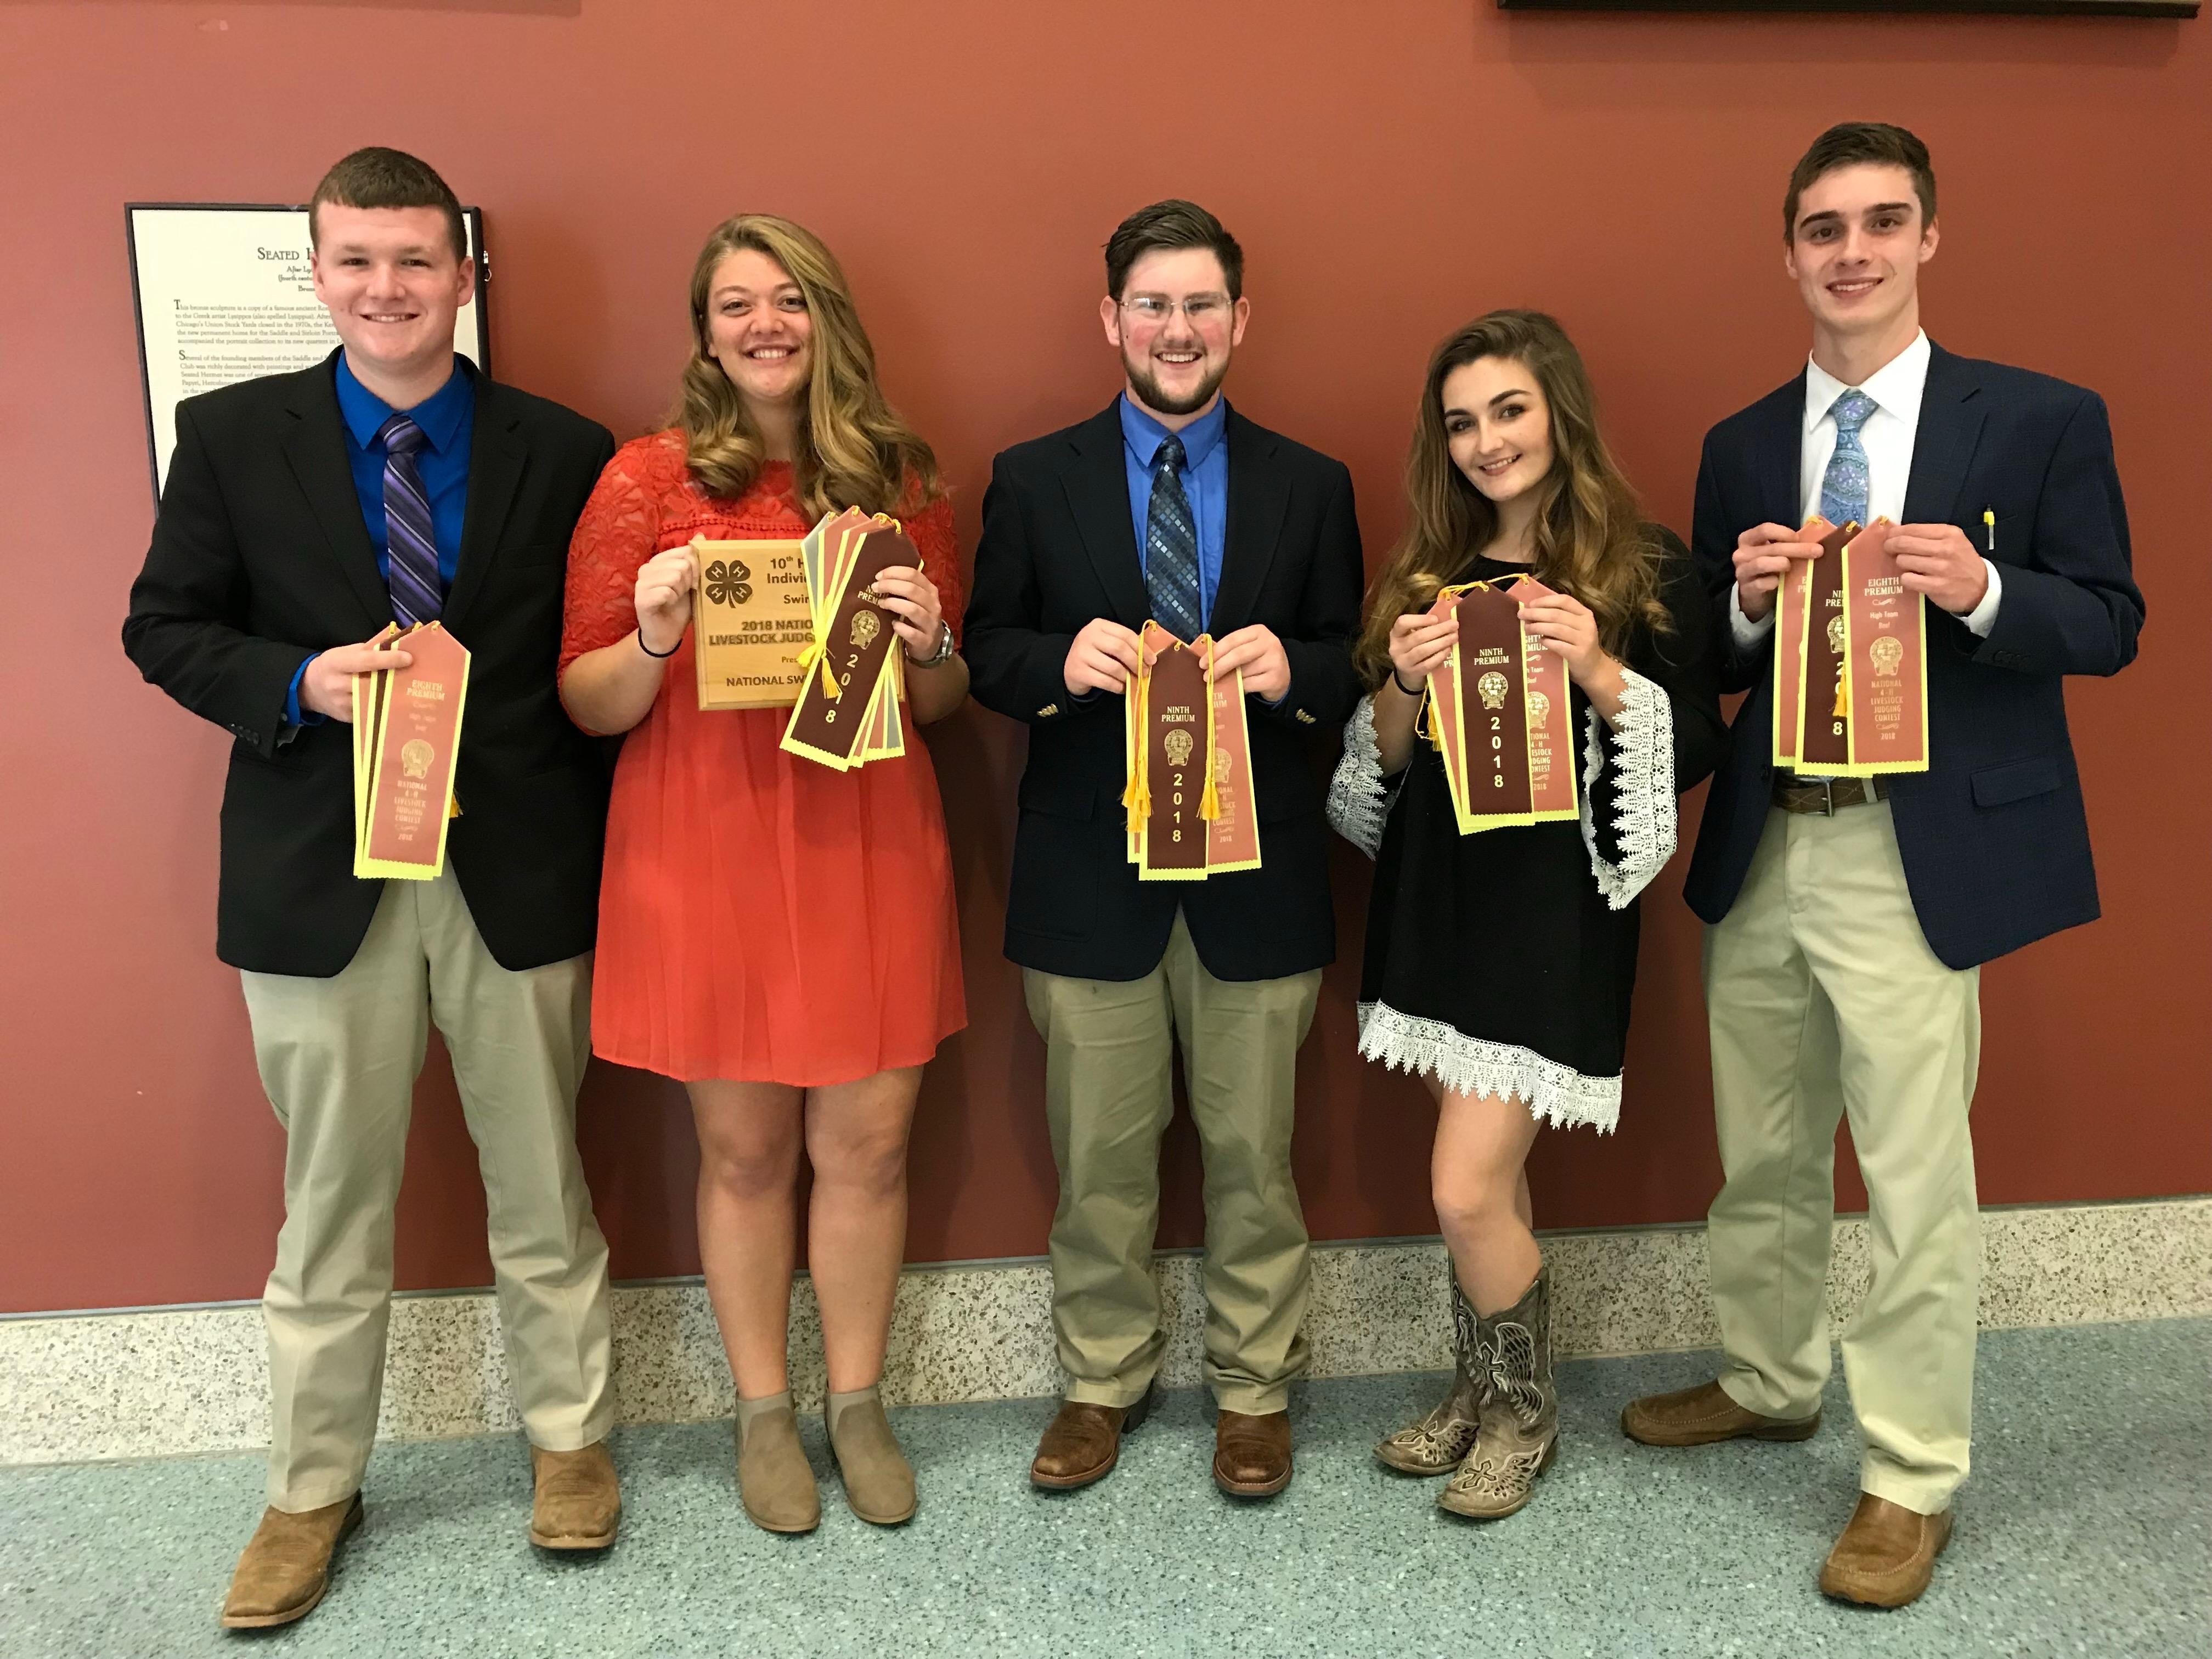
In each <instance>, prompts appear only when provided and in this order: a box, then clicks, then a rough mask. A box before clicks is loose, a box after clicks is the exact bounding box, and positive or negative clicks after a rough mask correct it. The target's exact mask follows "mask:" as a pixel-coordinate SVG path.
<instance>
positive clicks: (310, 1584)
mask: <svg viewBox="0 0 2212 1659" xmlns="http://www.w3.org/2000/svg"><path fill="white" fill-rule="evenodd" d="M360 1524H361V1494H360V1493H359V1492H356V1493H355V1494H354V1495H353V1496H352V1497H350V1498H346V1499H345V1500H343V1502H341V1503H337V1504H325V1505H324V1506H323V1507H322V1508H321V1509H319V1510H301V1511H300V1512H299V1513H298V1514H296V1515H295V1514H289V1513H287V1512H286V1511H285V1510H279V1509H270V1510H264V1511H263V1512H262V1516H261V1524H260V1525H259V1526H258V1527H256V1528H254V1529H253V1536H252V1539H251V1540H250V1541H248V1542H247V1544H246V1549H245V1551H244V1553H241V1554H240V1556H239V1558H238V1570H237V1571H235V1572H234V1573H232V1574H231V1576H230V1594H229V1595H227V1596H225V1597H224V1598H223V1603H222V1625H223V1628H224V1629H225V1630H262V1629H265V1628H267V1627H268V1626H272V1625H289V1624H290V1623H291V1622H292V1621H293V1620H295V1619H305V1618H306V1617H307V1615H308V1614H309V1613H313V1611H314V1610H315V1604H316V1603H317V1602H318V1601H321V1600H322V1599H323V1592H324V1591H325V1590H326V1589H329V1588H330V1583H331V1555H332V1554H333V1553H335V1552H336V1551H337V1547H338V1546H339V1545H340V1544H341V1543H343V1542H344V1541H345V1540H346V1538H347V1537H348V1536H349V1534H351V1533H352V1531H353V1529H354V1528H356V1527H358V1526H359V1525H360Z"/></svg>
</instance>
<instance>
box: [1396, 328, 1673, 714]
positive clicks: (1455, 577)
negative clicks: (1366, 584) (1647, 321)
mask: <svg viewBox="0 0 2212 1659" xmlns="http://www.w3.org/2000/svg"><path fill="white" fill-rule="evenodd" d="M1485 357H1504V358H1510V359H1511V360H1512V361H1513V362H1517V363H1519V364H1520V365H1522V367H1523V368H1526V369H1527V370H1528V372H1529V374H1533V375H1534V376H1535V379H1536V384H1537V386H1539V387H1540V388H1541V390H1542V392H1543V393H1544V401H1545V402H1546V403H1547V404H1549V405H1550V408H1551V420H1552V449H1553V461H1552V470H1551V471H1550V472H1549V473H1548V474H1547V475H1546V476H1545V477H1544V478H1543V479H1542V480H1541V481H1540V482H1539V483H1537V484H1536V485H1535V488H1536V489H1540V490H1541V491H1543V492H1544V495H1543V499H1542V502H1541V505H1540V506H1539V507H1538V508H1537V512H1536V526H1535V548H1534V551H1535V556H1536V557H1535V565H1534V572H1533V574H1534V575H1535V577H1536V579H1537V580H1539V581H1541V582H1542V583H1544V584H1545V585H1546V586H1549V587H1554V588H1558V589H1559V590H1561V591H1562V592H1568V593H1571V594H1573V595H1574V597H1575V598H1577V599H1580V600H1581V601H1582V602H1583V604H1584V605H1588V606H1589V608H1590V610H1591V611H1592V612H1593V613H1594V614H1595V617H1597V625H1598V636H1599V639H1600V641H1601V643H1602V644H1603V645H1604V646H1605V647H1606V648H1607V650H1609V651H1613V652H1616V653H1617V652H1619V651H1620V649H1621V647H1622V646H1623V643H1624V642H1625V641H1626V639H1627V637H1628V635H1630V634H1631V633H1632V631H1634V629H1637V628H1638V627H1639V626H1641V627H1644V628H1646V629H1650V630H1651V631H1652V632H1654V633H1662V632H1664V631H1666V630H1667V629H1668V615H1667V610H1666V607H1665V606H1664V605H1662V604H1661V603H1660V601H1659V587H1660V575H1661V566H1662V562H1663V561H1664V560H1665V558H1666V556H1667V550H1666V549H1665V547H1664V546H1663V545H1662V544H1661V543H1660V542H1659V541H1658V540H1657V539H1656V538H1655V537H1654V535H1653V534H1652V532H1651V531H1650V528H1649V527H1648V526H1645V525H1644V523H1643V521H1642V515H1641V513H1639V511H1638V505H1637V500H1636V492H1635V490H1634V489H1632V487H1631V486H1630V484H1629V482H1628V480H1627V478H1626V477H1625V476H1624V475H1623V474H1622V472H1621V471H1620V466H1619V465H1618V464H1617V463H1615V461H1614V460H1613V455H1612V453H1611V452H1610V451H1608V450H1607V448H1606V447H1605V440H1604V439H1603V438H1601V436H1600V435H1598V429H1597V398H1596V395H1595V393H1594V392H1592V391H1591V389H1590V382H1589V371H1588V370H1587V369H1585V368H1583V360H1582V354H1581V353H1580V352H1578V351H1577V350H1576V349H1575V346H1574V342H1573V341H1571V340H1570V339H1569V338H1568V337H1567V331H1566V330H1565V329H1563V328H1561V327H1560V326H1559V324H1558V322H1557V321H1555V320H1554V319H1552V318H1550V317H1547V316H1546V315H1545V314H1544V313H1542V312H1541V311H1493V312H1491V313H1488V314H1487V315H1486V316H1482V317H1478V318H1476V319H1474V321H1473V322H1471V323H1469V324H1468V325H1467V326H1466V327H1464V328H1462V329H1460V330H1458V331H1456V332H1455V333H1454V334H1452V335H1451V336H1450V337H1449V338H1447V339H1446V340H1445V341H1444V343H1443V344H1442V345H1440V346H1438V347H1437V349H1436V353H1435V355H1434V356H1431V358H1430V359H1429V372H1428V376H1427V378H1426V379H1425V380H1424V381H1423V382H1422V385H1421V404H1420V409H1419V412H1418V413H1417V414H1416V415H1415V416H1414V421H1413V450H1412V453H1411V454H1410V455H1409V456H1408V457H1407V462H1406V495H1407V501H1408V503H1409V505H1410V506H1411V507H1412V509H1413V512H1412V517H1411V519H1410V520H1409V521H1408V522H1407V526H1406V533H1405V534H1404V535H1403V536H1401V538H1399V540H1398V544H1397V545H1396V546H1395V547H1394V548H1392V549H1391V550H1390V554H1389V557H1388V558H1387V559H1385V560H1384V561H1383V568H1381V569H1380V570H1379V571H1377V572H1376V576H1375V580H1374V582H1373V584H1372V586H1370V588H1369V590H1368V612H1367V623H1366V626H1365V628H1364V629H1363V630H1362V632H1361V634H1360V636H1359V643H1358V647H1356V648H1355V649H1354V651H1353V653H1352V655H1353V659H1354V661H1355V663H1356V664H1357V665H1358V670H1359V672H1360V674H1361V676H1362V678H1364V680H1365V681H1366V683H1367V684H1369V685H1370V686H1372V685H1380V684H1382V683H1383V676H1384V675H1385V674H1387V673H1389V671H1390V629H1391V625H1392V624H1393V623H1395V622H1396V621H1397V620H1398V618H1399V617H1401V616H1403V615H1404V614H1405V613H1406V612H1407V611H1419V610H1424V609H1425V608H1426V607H1427V606H1428V605H1429V603H1430V602H1431V600H1433V599H1435V598H1436V596H1437V589H1438V588H1440V587H1443V586H1449V585H1450V584H1451V583H1454V582H1456V581H1459V580H1462V579H1463V574H1464V573H1465V572H1466V571H1467V570H1468V568H1470V567H1471V566H1472V565H1473V563H1474V558H1475V556H1476V555H1477V554H1479V553H1480V552H1481V551H1482V550H1484V549H1485V548H1486V547H1487V546H1489V545H1490V544H1491V543H1492V541H1493V540H1494V539H1496V538H1497V535H1498V508H1497V507H1495V506H1494V505H1492V502H1491V501H1490V499H1489V497H1488V496H1486V495H1484V494H1483V493H1482V492H1481V491H1480V490H1479V489H1476V488H1475V487H1474V485H1473V484H1472V483H1468V480H1467V477H1466V475H1465V474H1464V473H1462V471H1460V470H1459V468H1458V467H1457V466H1456V465H1455V464H1454V463H1453V461H1452V458H1451V449H1450V445H1449V439H1448V438H1447V436H1446V435H1445V432H1444V416H1443V385H1444V380H1446V378H1447V377H1448V376H1449V375H1450V374H1452V372H1453V371H1454V370H1455V369H1458V368H1464V367H1465V366H1466V365H1467V364H1468V363H1472V362H1479V361H1480V360H1481V359H1482V358H1485Z"/></svg>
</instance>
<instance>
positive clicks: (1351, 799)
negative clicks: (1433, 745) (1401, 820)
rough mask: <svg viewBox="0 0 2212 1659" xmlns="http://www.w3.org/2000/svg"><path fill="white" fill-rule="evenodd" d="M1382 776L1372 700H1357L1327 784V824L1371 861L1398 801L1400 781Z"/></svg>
mask: <svg viewBox="0 0 2212 1659" xmlns="http://www.w3.org/2000/svg"><path fill="white" fill-rule="evenodd" d="M1403 776H1404V774H1402V773H1401V774H1400V775H1399V777H1398V778H1395V779H1386V778H1385V777H1384V776H1383V752H1382V748H1381V745H1380V744H1378V743H1377V742H1376V736H1375V696H1374V694H1373V693H1372V692H1370V693H1369V694H1368V695H1367V696H1364V697H1362V698H1361V699H1360V700H1359V706H1358V708H1355V709H1353V710H1352V718H1351V720H1348V721H1347V722H1346V725H1345V728H1344V758H1343V759H1342V760H1340V761H1339V762H1338V763H1336V775H1335V776H1334V778H1332V779H1330V780H1329V786H1328V821H1329V823H1330V824H1331V825H1332V826H1333V827H1334V829H1335V830H1336V833H1337V834H1338V835H1340V836H1343V837H1344V838H1345V839H1346V841H1348V842H1351V843H1352V845H1353V846H1354V847H1357V848H1358V849H1359V850H1360V851H1361V852H1363V853H1364V854H1367V856H1368V857H1369V858H1370V859H1371V858H1373V857H1374V856H1375V854H1376V853H1377V852H1378V851H1379V850H1381V848H1382V846H1383V824H1384V823H1385V822H1387V821H1388V820H1389V817H1390V807H1391V805H1392V803H1394V802H1395V800H1396V799H1398V785H1399V781H1401V779H1402V778H1403Z"/></svg>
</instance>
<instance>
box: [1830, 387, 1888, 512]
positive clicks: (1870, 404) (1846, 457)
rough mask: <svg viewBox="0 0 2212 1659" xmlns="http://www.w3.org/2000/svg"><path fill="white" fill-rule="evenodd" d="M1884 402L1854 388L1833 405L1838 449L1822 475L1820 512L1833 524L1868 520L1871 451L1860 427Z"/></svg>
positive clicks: (1832, 411)
mask: <svg viewBox="0 0 2212 1659" xmlns="http://www.w3.org/2000/svg"><path fill="white" fill-rule="evenodd" d="M1880 407H1881V405H1880V404H1876V403H1875V400H1874V399H1873V398H1869V397H1868V396H1867V395H1866V393H1865V392H1861V391H1858V390H1857V388H1853V389H1852V390H1851V391H1849V392H1845V393H1844V395H1843V396H1842V397H1840V398H1837V399H1836V401H1835V402H1834V403H1833V404H1832V405H1830V407H1829V410H1828V413H1829V414H1830V415H1832V416H1834V417H1835V422H1836V453H1834V454H1832V455H1831V456H1829V457H1828V470H1827V471H1826V473H1824V474H1822V475H1821V478H1820V516H1821V517H1822V518H1824V519H1826V520H1827V521H1828V522H1829V523H1830V524H1832V525H1846V524H1850V522H1851V521H1852V520H1857V521H1858V522H1859V523H1861V524H1864V523H1865V522H1866V521H1867V455H1866V451H1865V449H1864V448H1863V447H1861V446H1860V443H1859V428H1861V427H1863V426H1864V425H1865V424H1866V423H1867V417H1868V416H1870V415H1872V414H1873V413H1874V412H1875V410H1876V409H1878V408H1880Z"/></svg>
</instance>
